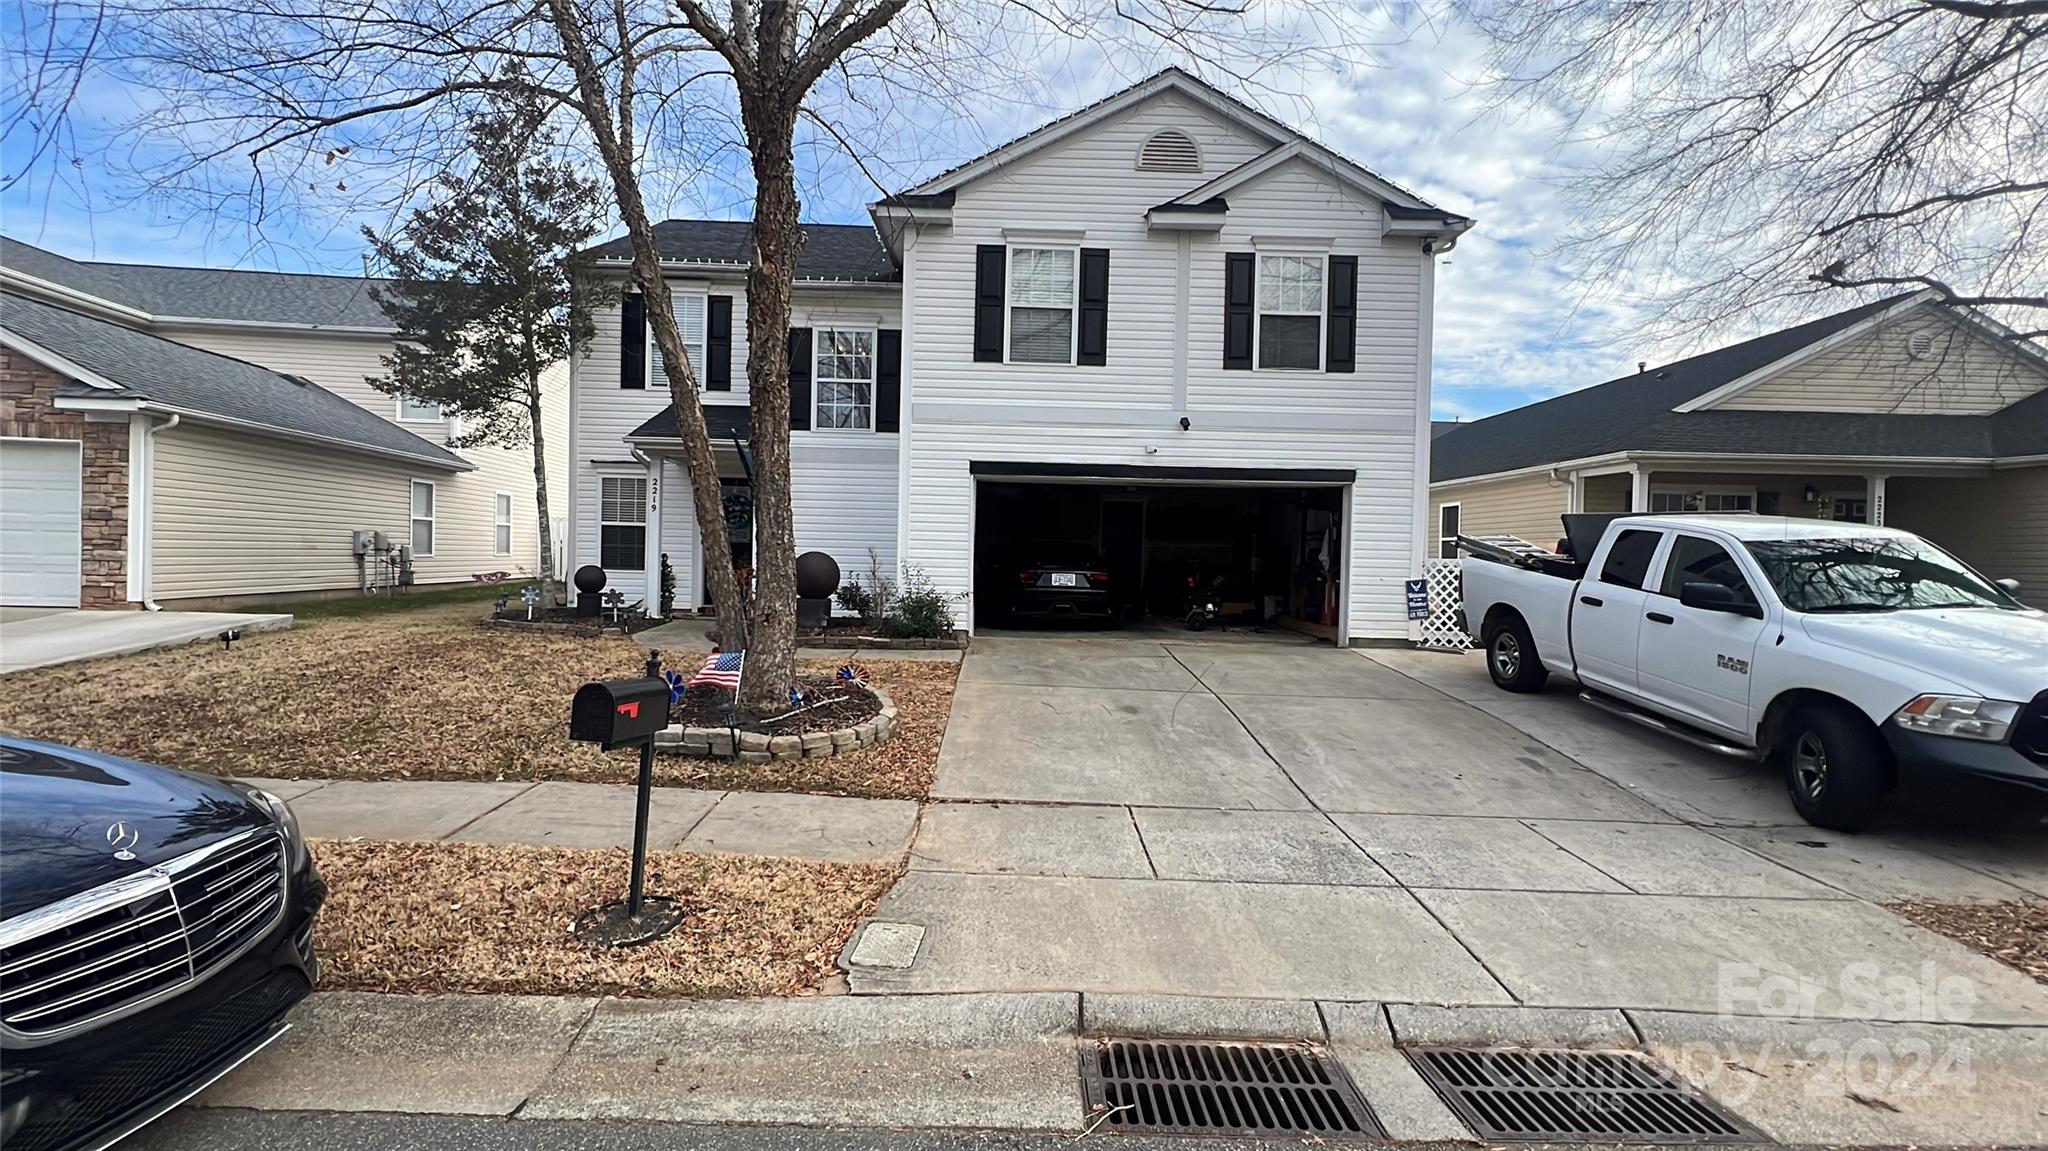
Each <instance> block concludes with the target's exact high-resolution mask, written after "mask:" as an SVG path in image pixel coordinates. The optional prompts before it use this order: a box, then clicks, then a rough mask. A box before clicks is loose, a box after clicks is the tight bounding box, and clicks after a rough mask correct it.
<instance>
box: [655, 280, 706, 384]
mask: <svg viewBox="0 0 2048 1151" xmlns="http://www.w3.org/2000/svg"><path fill="white" fill-rule="evenodd" d="M669 298H670V299H671V300H673V301H674V302H675V306H676V328H677V329H678V330H679V331H681V332H682V334H683V349H684V350H685V351H687V352H689V353H690V367H691V368H692V369H694V370H695V371H696V373H697V387H698V389H699V390H702V389H703V387H704V312H705V309H706V308H707V307H708V306H709V304H708V301H709V300H710V297H709V296H707V295H706V294H704V293H702V292H676V293H674V294H672V295H671V296H670V297H669ZM667 371H668V369H667V368H665V367H663V366H662V359H661V345H659V344H657V343H655V342H654V326H653V325H652V324H649V325H648V327H647V381H648V384H649V385H650V386H652V387H657V388H665V387H667V386H668V377H667V376H666V375H665V374H664V373H666V372H667Z"/></svg>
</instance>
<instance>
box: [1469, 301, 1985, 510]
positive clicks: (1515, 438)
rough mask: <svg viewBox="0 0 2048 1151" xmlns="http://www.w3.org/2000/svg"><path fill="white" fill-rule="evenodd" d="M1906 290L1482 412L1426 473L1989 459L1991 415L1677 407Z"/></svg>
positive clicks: (1864, 316)
mask: <svg viewBox="0 0 2048 1151" xmlns="http://www.w3.org/2000/svg"><path fill="white" fill-rule="evenodd" d="M1908 295H1910V293H1909V294H1908ZM1906 298H1907V295H1899V296H1892V297H1889V298H1887V299H1883V300H1875V301H1872V302H1871V303H1868V304H1863V305H1860V306H1858V307H1854V308H1850V309H1848V310H1846V311H1842V312H1837V313H1835V314H1834V315H1832V316H1823V317H1821V318H1820V319H1818V320H1812V321H1810V322H1808V323H1804V324H1799V325H1796V326H1794V327H1790V328H1784V329H1782V330H1779V331H1776V332H1771V333H1769V334H1767V335H1762V336H1758V337H1757V338H1755V339H1753V340H1745V341H1743V342H1742V343H1739V344H1731V345H1730V346H1728V347H1725V348H1717V349H1715V350H1714V351H1711V352H1706V353H1704V354H1702V355H1697V356H1693V357H1690V358H1688V359H1683V360H1679V361H1677V362H1676V363H1671V364H1666V365H1664V366H1662V367H1654V368H1651V369H1650V370H1648V371H1646V372H1639V373H1636V374H1633V375H1628V376H1623V377H1621V378H1620V379H1617V380H1609V381H1608V382H1606V383H1604V384H1596V385H1594V386H1593V387H1590V388H1585V389H1583V390H1581V391H1576V392H1568V393H1566V394H1564V395H1562V396H1556V397H1553V398H1551V399H1548V400H1544V401H1542V402H1540V403H1534V404H1530V405H1528V406H1527V407H1521V408H1516V409H1514V410H1513V411H1509V412H1502V413H1501V414H1499V415H1497V416H1489V417H1487V418H1486V419H1483V420H1474V421H1473V422H1471V423H1469V424H1466V425H1464V426H1463V427H1460V428H1456V429H1454V430H1452V431H1449V432H1446V433H1444V434H1443V435H1441V436H1438V437H1436V438H1435V440H1434V441H1433V442H1432V444H1431V446H1430V468H1429V478H1430V480H1431V481H1433V482H1441V481H1444V480H1455V479H1463V478H1465V477H1467V476H1479V475H1489V474H1491V473H1494V472H1507V471H1514V470H1516V469H1518V468H1528V467H1537V466H1540V465H1543V464H1552V463H1557V462H1559V461H1562V460H1575V459H1583V458H1586V457H1589V456H1600V455H1606V454H1608V453H1610V452H1622V451H1636V452H1660V451H1661V452H1702V453H1736V452H1755V453H1770V454H1799V455H1835V456H1922V457H1925V456H1964V457H1986V456H1991V455H1993V454H1994V452H1993V447H1994V443H1993V437H1992V430H1993V428H1992V425H1993V422H1994V419H1995V418H1996V417H1991V416H1918V415H1890V414H1864V413H1854V412H1737V411H1726V410H1708V411H1699V412H1675V411H1672V409H1673V408H1675V407H1677V406H1678V405H1680V404H1682V403H1684V402H1686V401H1687V400H1690V399H1694V398H1696V397H1698V396H1702V395H1705V394H1706V393H1707V392H1710V391H1713V390H1714V389H1715V388H1718V387H1720V386H1722V385H1723V384H1728V383H1732V382H1734V381H1735V380H1739V379H1741V378H1742V377H1744V376H1746V375H1748V374H1749V373H1751V372H1753V371H1756V370H1757V369H1758V368H1762V367H1764V366H1766V365H1768V364H1772V363H1775V362H1777V361H1778V360H1781V359H1784V358H1785V357H1786V356H1789V355H1791V354H1792V353H1794V352H1796V351H1798V350H1800V349H1801V348H1804V347H1806V346H1807V345H1809V344H1813V343H1816V342H1818V341H1820V340H1823V339H1826V338H1827V337H1829V336H1831V335H1833V334H1835V333H1836V332H1839V331H1841V330H1843V329H1844V328H1848V327H1851V326H1852V325H1854V324H1856V323H1858V322H1860V321H1862V320H1864V319H1867V318H1869V317H1870V316H1873V315H1876V314H1877V313H1879V312H1882V311H1884V310H1885V309H1887V308H1890V307H1892V306H1893V305H1895V304H1898V303H1899V302H1900V301H1902V300H1904V299H1906ZM2019 406H2021V405H2014V407H2019ZM2004 414H2005V413H2000V415H2004ZM1998 446H2000V447H2002V445H1998Z"/></svg>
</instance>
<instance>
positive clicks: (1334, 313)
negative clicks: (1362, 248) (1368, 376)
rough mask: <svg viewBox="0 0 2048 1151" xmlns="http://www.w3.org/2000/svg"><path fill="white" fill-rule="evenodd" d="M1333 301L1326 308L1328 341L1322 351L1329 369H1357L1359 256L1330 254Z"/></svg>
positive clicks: (1336, 370)
mask: <svg viewBox="0 0 2048 1151" xmlns="http://www.w3.org/2000/svg"><path fill="white" fill-rule="evenodd" d="M1329 292H1330V300H1329V306H1328V308H1326V309H1325V310H1326V311H1327V312H1328V313H1329V317H1328V319H1327V320H1326V321H1325V322H1326V323H1327V324H1329V331H1328V332H1326V333H1325V338H1326V339H1327V340H1328V341H1329V343H1328V346H1327V347H1326V348H1325V349H1324V351H1323V370H1324V371H1326V372H1355V371H1357V370H1358V257H1357V256H1331V257H1330V288H1329Z"/></svg>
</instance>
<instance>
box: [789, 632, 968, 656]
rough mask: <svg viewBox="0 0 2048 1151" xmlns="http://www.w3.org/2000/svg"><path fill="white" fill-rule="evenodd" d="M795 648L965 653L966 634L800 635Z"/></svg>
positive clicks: (827, 633)
mask: <svg viewBox="0 0 2048 1151" xmlns="http://www.w3.org/2000/svg"><path fill="white" fill-rule="evenodd" d="M796 646H798V647H800V648H803V647H821V648H830V649H832V650H834V651H845V650H847V649H848V648H852V649H853V650H855V651H861V650H871V651H966V650H967V633H966V632H955V633H953V634H952V635H951V636H949V637H947V638H945V639H892V638H890V637H889V636H885V635H833V634H832V633H831V632H829V631H827V632H826V633H825V634H824V635H800V636H798V637H796Z"/></svg>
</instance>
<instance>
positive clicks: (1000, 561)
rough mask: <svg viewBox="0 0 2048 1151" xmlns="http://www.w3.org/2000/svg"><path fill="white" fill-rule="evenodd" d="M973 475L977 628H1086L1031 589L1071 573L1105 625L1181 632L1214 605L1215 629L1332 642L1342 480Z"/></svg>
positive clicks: (1030, 472) (1027, 469)
mask: <svg viewBox="0 0 2048 1151" xmlns="http://www.w3.org/2000/svg"><path fill="white" fill-rule="evenodd" d="M973 468H974V471H975V479H976V485H975V518H974V523H975V538H974V573H975V580H974V602H975V605H976V608H975V625H976V627H977V629H983V628H990V627H1009V626H1019V625H1022V626H1029V625H1033V624H1039V623H1042V622H1049V623H1052V624H1054V625H1059V624H1068V625H1074V624H1080V623H1084V622H1087V623H1093V622H1095V620H1094V609H1093V607H1092V605H1088V604H1085V603H1077V602H1074V600H1073V599H1070V598H1069V597H1067V596H1065V595H1064V594H1062V593H1061V591H1060V590H1059V589H1049V588H1046V587H1044V586H1043V585H1044V584H1046V583H1047V582H1048V581H1049V580H1050V579H1052V578H1055V577H1052V576H1048V575H1046V574H1045V573H1047V572H1061V573H1065V572H1068V571H1073V572H1077V573H1079V574H1078V575H1077V576H1076V578H1075V579H1074V580H1073V581H1072V582H1074V583H1079V584H1081V588H1080V589H1077V590H1078V591H1079V592H1080V594H1081V595H1082V596H1085V595H1086V594H1087V593H1088V592H1089V591H1092V590H1095V588H1093V587H1091V586H1090V585H1099V586H1100V589H1101V590H1103V591H1105V592H1106V593H1107V599H1108V601H1109V603H1110V605H1111V606H1110V610H1109V613H1108V614H1109V619H1108V620H1106V621H1103V623H1104V624H1105V625H1106V626H1116V625H1135V624H1141V623H1146V624H1154V625H1158V624H1165V625H1169V626H1183V625H1184V624H1185V621H1186V619H1187V617H1188V616H1189V614H1190V613H1191V611H1194V610H1196V609H1197V608H1198V607H1199V606H1201V605H1205V604H1214V605H1216V606H1217V608H1218V609H1219V611H1220V613H1221V615H1222V617H1223V619H1222V623H1223V624H1224V625H1225V626H1230V625H1238V626H1244V625H1260V626H1269V627H1279V628H1288V629H1291V630H1295V631H1300V632H1304V633H1307V634H1310V635H1315V636H1318V637H1321V638H1326V639H1332V640H1334V639H1336V638H1337V637H1338V636H1339V635H1341V634H1342V632H1341V630H1340V628H1341V625H1342V622H1343V621H1342V619H1341V616H1342V613H1343V601H1344V595H1343V577H1344V567H1345V550H1344V527H1345V525H1344V523H1343V518H1344V508H1345V505H1346V498H1347V491H1348V486H1347V485H1348V484H1349V483H1350V482H1351V477H1350V475H1349V474H1348V473H1343V472H1335V471H1330V472H1302V471H1283V470H1271V471H1263V470H1258V469H1180V468H1171V469H1170V468H1156V469H1155V468H1118V469H1109V468H1101V469H1092V470H1091V469H1084V468H1077V467H1072V466H1070V465H1027V464H995V463H989V464H983V463H976V464H974V465H973ZM1102 472H1109V473H1110V474H1100V473H1102ZM1058 578H1062V579H1064V576H1061V577H1058ZM1075 598H1078V597H1075Z"/></svg>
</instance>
